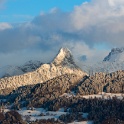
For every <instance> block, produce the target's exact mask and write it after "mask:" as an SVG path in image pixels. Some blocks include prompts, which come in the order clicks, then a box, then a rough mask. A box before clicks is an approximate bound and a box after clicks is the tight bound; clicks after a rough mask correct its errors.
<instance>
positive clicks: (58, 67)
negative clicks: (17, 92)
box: [0, 48, 87, 94]
mask: <svg viewBox="0 0 124 124" xmlns="http://www.w3.org/2000/svg"><path fill="white" fill-rule="evenodd" d="M64 74H76V75H78V77H79V78H82V77H84V76H85V75H87V74H86V73H85V72H83V71H82V70H81V69H80V68H79V67H78V66H77V65H76V64H75V62H74V59H73V56H72V54H71V52H70V50H68V49H67V48H61V49H60V51H59V53H58V54H57V56H56V57H55V59H54V60H53V62H51V63H50V64H43V65H41V66H40V67H39V68H37V69H36V70H35V71H33V72H28V73H25V74H22V75H18V76H12V77H5V78H1V79H0V94H7V93H10V92H11V91H12V90H13V89H16V88H18V87H21V86H26V85H32V84H38V83H43V82H45V81H47V80H50V79H52V78H54V77H57V76H61V75H64ZM6 91H7V92H6Z"/></svg>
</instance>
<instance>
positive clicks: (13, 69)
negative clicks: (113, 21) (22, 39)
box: [0, 60, 43, 78]
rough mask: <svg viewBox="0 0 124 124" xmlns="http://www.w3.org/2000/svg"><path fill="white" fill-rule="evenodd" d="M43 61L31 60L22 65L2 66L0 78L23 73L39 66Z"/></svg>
mask: <svg viewBox="0 0 124 124" xmlns="http://www.w3.org/2000/svg"><path fill="white" fill-rule="evenodd" d="M42 64H43V63H42V62H40V61H33V60H30V61H28V62H26V63H25V64H24V65H21V66H5V67H2V68H0V78H4V77H11V76H15V75H21V74H24V73H27V72H31V71H34V70H36V69H37V68H39V67H40V66H41V65H42Z"/></svg>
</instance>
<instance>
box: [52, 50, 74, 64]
mask: <svg viewBox="0 0 124 124" xmlns="http://www.w3.org/2000/svg"><path fill="white" fill-rule="evenodd" d="M52 63H53V64H55V65H69V64H70V65H75V62H74V59H73V56H72V54H71V51H70V50H69V49H68V48H61V49H60V51H59V53H58V54H57V56H56V57H55V59H54V60H53V62H52Z"/></svg>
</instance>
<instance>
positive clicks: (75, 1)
mask: <svg viewBox="0 0 124 124" xmlns="http://www.w3.org/2000/svg"><path fill="white" fill-rule="evenodd" d="M86 1H88V2H89V1H90V0H7V1H6V3H5V4H4V7H3V8H2V9H1V10H0V22H23V21H30V20H31V19H32V18H33V17H34V16H37V15H39V14H40V13H41V12H45V13H46V12H49V11H50V10H51V9H52V8H55V7H56V8H59V9H60V10H62V11H65V12H69V11H72V10H73V9H74V6H76V5H81V4H82V3H84V2H86Z"/></svg>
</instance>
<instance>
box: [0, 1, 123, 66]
mask: <svg viewBox="0 0 124 124" xmlns="http://www.w3.org/2000/svg"><path fill="white" fill-rule="evenodd" d="M123 22H124V1H123V0H0V58H1V59H0V60H1V62H0V67H3V66H6V65H19V64H23V63H25V62H26V61H28V60H40V61H42V62H44V63H48V62H50V61H52V59H53V58H54V57H55V55H56V54H57V52H58V51H59V49H60V48H61V47H68V48H69V49H70V50H71V51H72V54H73V55H74V58H75V60H76V62H77V63H79V64H81V63H96V62H99V61H102V60H103V59H104V57H105V56H107V55H108V53H109V52H110V51H111V49H112V48H114V47H123V46H124V41H123V39H124V35H123V34H124V23H123Z"/></svg>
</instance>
